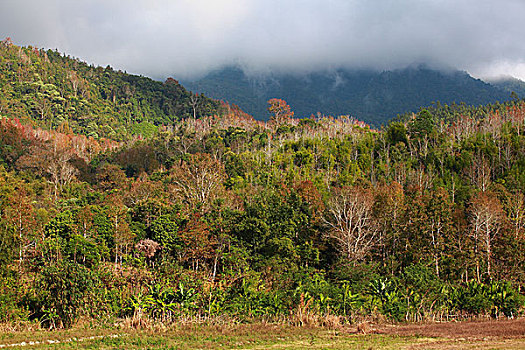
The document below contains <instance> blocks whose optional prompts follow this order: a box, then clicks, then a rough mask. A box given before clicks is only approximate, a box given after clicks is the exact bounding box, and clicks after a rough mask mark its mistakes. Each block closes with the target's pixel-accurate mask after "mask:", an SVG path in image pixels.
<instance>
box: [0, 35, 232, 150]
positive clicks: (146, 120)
mask: <svg viewBox="0 0 525 350" xmlns="http://www.w3.org/2000/svg"><path fill="white" fill-rule="evenodd" d="M222 108H223V107H222V106H221V104H220V103H219V102H218V101H215V100H212V99H209V98H207V97H205V96H203V95H199V96H197V95H195V94H192V93H190V92H189V91H187V90H186V89H185V88H184V87H183V86H182V85H180V84H179V82H178V81H176V80H175V79H172V78H168V79H167V80H166V81H165V82H159V81H155V80H152V79H150V78H147V77H142V76H137V75H131V74H127V73H125V72H122V71H116V70H113V68H111V67H110V66H107V67H105V68H103V67H95V66H93V65H88V64H87V63H84V62H82V61H80V60H78V59H74V58H71V57H69V56H66V55H63V54H61V53H59V52H57V51H52V50H42V49H37V48H33V47H30V46H29V47H19V46H16V45H14V44H13V43H11V41H10V40H9V39H6V40H3V41H1V42H0V118H1V117H3V116H4V117H8V118H16V119H19V120H21V121H22V122H24V123H30V124H32V125H35V126H40V127H45V128H47V129H54V128H56V127H58V126H59V125H61V124H64V123H66V124H67V125H68V126H69V127H70V128H72V130H73V131H74V132H76V133H82V134H84V135H88V136H92V137H94V138H95V139H98V138H101V137H104V138H111V139H114V140H124V139H129V138H130V137H132V136H133V135H143V136H147V135H149V134H151V133H152V132H153V131H154V130H155V128H156V126H157V125H161V124H164V125H167V124H168V125H171V124H173V122H175V121H177V120H180V119H182V118H188V117H193V116H194V115H196V116H197V117H198V116H204V115H215V114H220V113H221V109H222Z"/></svg>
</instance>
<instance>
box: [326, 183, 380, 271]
mask: <svg viewBox="0 0 525 350" xmlns="http://www.w3.org/2000/svg"><path fill="white" fill-rule="evenodd" d="M373 204H374V197H373V194H372V193H371V191H370V190H366V189H363V188H360V187H343V188H338V189H335V190H334V194H333V196H332V198H331V199H330V201H329V203H328V208H327V209H328V210H327V214H326V215H325V217H324V221H325V223H326V225H327V226H328V227H329V229H330V237H332V238H333V239H334V240H335V241H336V243H337V248H338V250H339V252H340V253H341V254H343V255H344V256H345V257H346V258H347V259H348V260H349V261H350V262H352V263H356V262H358V261H360V260H362V259H363V258H364V257H365V256H366V255H367V254H368V252H369V251H370V250H371V249H372V247H373V245H374V241H375V238H376V234H377V231H378V225H376V222H375V220H374V218H373V217H372V207H373Z"/></svg>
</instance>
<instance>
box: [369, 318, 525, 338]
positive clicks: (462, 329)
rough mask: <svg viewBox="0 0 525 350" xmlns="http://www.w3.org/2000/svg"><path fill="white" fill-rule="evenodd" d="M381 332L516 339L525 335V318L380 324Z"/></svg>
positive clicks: (377, 330) (443, 336) (378, 331)
mask: <svg viewBox="0 0 525 350" xmlns="http://www.w3.org/2000/svg"><path fill="white" fill-rule="evenodd" d="M375 332H377V333H380V334H389V335H399V336H420V337H430V338H451V339H457V338H463V339H487V338H497V339H516V338H524V337H525V318H520V319H514V320H498V321H495V320H494V321H470V322H447V323H429V324H411V325H401V326H380V327H377V328H376V329H375Z"/></svg>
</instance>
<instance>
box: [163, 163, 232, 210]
mask: <svg viewBox="0 0 525 350" xmlns="http://www.w3.org/2000/svg"><path fill="white" fill-rule="evenodd" d="M171 173H172V181H173V184H174V189H175V193H176V194H177V195H178V196H179V197H180V199H182V200H183V201H184V202H186V203H188V205H189V206H190V207H191V208H198V207H200V208H202V209H207V208H208V207H209V205H210V204H211V203H212V201H213V199H214V198H216V196H217V195H218V194H219V193H220V191H221V190H222V183H223V181H224V178H225V174H224V166H223V165H222V164H221V163H220V162H219V161H218V160H216V159H213V158H212V157H211V156H210V155H208V154H197V155H191V156H190V159H189V161H187V162H183V163H182V164H181V165H180V166H175V167H173V168H172V170H171Z"/></svg>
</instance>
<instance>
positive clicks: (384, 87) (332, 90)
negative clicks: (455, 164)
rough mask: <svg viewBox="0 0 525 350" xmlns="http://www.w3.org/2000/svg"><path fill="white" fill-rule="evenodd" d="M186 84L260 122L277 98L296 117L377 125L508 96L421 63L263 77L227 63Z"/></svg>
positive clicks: (460, 73) (454, 72)
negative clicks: (438, 106)
mask: <svg viewBox="0 0 525 350" xmlns="http://www.w3.org/2000/svg"><path fill="white" fill-rule="evenodd" d="M184 85H185V86H187V87H188V88H190V89H191V90H192V91H197V92H203V93H205V94H206V95H208V96H210V97H213V98H217V99H221V100H225V101H228V102H231V103H235V104H236V105H238V106H240V107H241V108H242V109H243V110H245V111H246V112H247V113H249V114H251V115H253V116H254V117H255V118H257V119H260V120H266V119H268V117H269V114H268V112H267V111H266V108H267V104H266V101H267V100H269V99H270V98H275V97H277V98H282V99H284V100H286V101H287V102H288V103H289V105H290V106H291V107H292V109H293V110H294V111H295V115H296V116H302V117H308V116H310V115H312V114H318V113H320V114H324V115H332V116H339V115H351V116H354V117H356V118H358V119H361V120H364V121H366V122H368V123H370V124H373V125H379V124H382V123H384V122H386V121H388V120H389V119H391V118H393V117H395V116H396V115H398V114H402V113H406V112H410V111H417V110H419V108H420V107H422V106H428V105H430V104H431V103H432V102H435V101H440V102H441V103H444V104H450V103H453V102H455V103H461V102H465V103H466V104H468V105H481V104H486V103H492V102H496V101H505V100H508V99H509V98H510V93H509V92H508V91H507V90H506V89H504V88H502V87H500V86H496V85H492V84H488V83H485V82H483V81H481V80H479V79H475V78H473V77H472V76H470V75H469V74H468V73H467V72H465V71H459V70H454V69H451V68H443V69H439V70H438V69H435V68H432V67H431V66H429V65H427V64H422V63H419V64H414V65H411V66H408V67H406V68H401V69H395V70H387V71H373V70H353V69H344V68H340V69H331V70H320V71H314V72H309V73H303V74H298V73H297V72H284V73H283V72H275V71H266V72H265V74H259V75H253V74H249V73H246V72H245V71H244V70H243V68H242V67H241V66H227V67H223V68H222V69H219V70H215V71H213V72H211V73H209V74H208V75H207V76H205V77H203V78H201V79H198V80H196V81H189V82H185V83H184Z"/></svg>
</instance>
